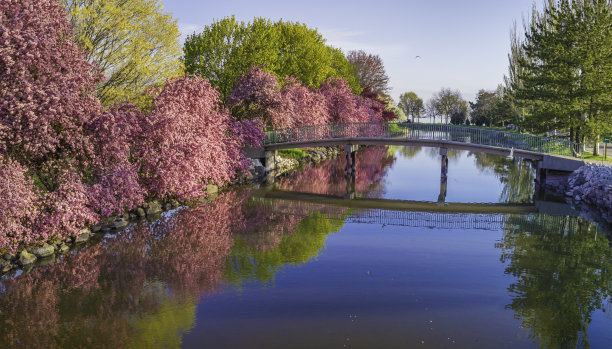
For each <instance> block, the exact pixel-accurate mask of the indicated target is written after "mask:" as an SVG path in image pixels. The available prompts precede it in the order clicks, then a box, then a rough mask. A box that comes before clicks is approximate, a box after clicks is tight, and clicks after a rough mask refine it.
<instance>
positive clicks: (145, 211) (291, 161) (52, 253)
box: [0, 147, 341, 275]
mask: <svg viewBox="0 0 612 349" xmlns="http://www.w3.org/2000/svg"><path fill="white" fill-rule="evenodd" d="M340 153H341V149H340V148H337V147H328V148H324V147H319V148H310V149H305V150H303V151H301V152H300V156H299V157H295V156H293V157H292V156H291V152H286V154H285V153H284V152H279V154H277V156H276V157H275V158H274V159H275V163H274V165H273V166H272V168H273V169H274V172H273V173H272V174H271V175H272V176H274V177H279V176H282V175H284V174H287V173H289V172H292V171H295V170H297V169H299V168H301V167H302V166H303V165H305V164H308V163H319V162H321V161H324V160H326V159H332V158H335V157H336V156H338V154H340ZM267 175H268V174H266V172H265V168H264V167H263V166H262V164H261V163H260V162H259V161H258V160H252V161H251V165H250V166H249V168H248V169H247V170H246V171H244V172H243V173H242V174H241V176H239V177H237V178H236V179H234V180H233V181H232V182H231V183H228V184H227V185H226V186H223V187H221V188H219V187H218V186H216V185H207V186H206V190H205V196H203V197H201V198H199V199H196V200H191V201H186V202H179V201H178V200H175V199H172V200H165V201H164V200H159V199H158V200H151V201H148V202H146V203H144V204H143V205H142V206H140V207H138V208H136V209H134V210H131V211H129V212H126V213H124V214H123V215H120V216H113V217H109V218H106V219H104V220H102V221H101V222H99V223H98V224H95V225H92V226H90V227H86V228H84V229H82V230H81V231H80V232H79V234H78V235H76V236H70V237H67V238H64V239H60V238H53V239H50V240H47V241H44V242H37V243H35V244H31V245H26V246H25V247H24V248H21V249H19V250H17V251H16V253H10V252H5V253H4V254H3V255H2V256H0V275H3V274H8V273H11V272H13V273H15V272H17V271H18V270H23V271H24V272H29V271H30V270H31V269H32V268H33V267H34V266H36V265H39V266H45V265H48V264H50V263H53V262H54V261H55V260H56V259H58V258H61V256H62V255H64V254H66V253H70V251H72V250H74V249H81V248H86V247H87V246H88V245H90V244H96V243H98V242H100V240H102V238H103V237H104V236H105V235H106V234H117V233H119V232H121V231H123V230H124V229H126V228H127V227H128V226H129V225H131V224H137V223H141V222H147V221H148V222H153V221H155V220H157V219H159V218H160V216H161V215H162V214H163V213H164V212H167V211H170V210H174V209H177V208H179V207H181V206H190V205H193V204H196V203H198V202H203V201H211V200H214V199H215V197H216V196H217V194H218V192H219V190H223V189H226V188H229V187H232V186H239V185H256V184H260V183H263V182H264V181H265V180H266V178H267Z"/></svg>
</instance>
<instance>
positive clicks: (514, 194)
mask: <svg viewBox="0 0 612 349" xmlns="http://www.w3.org/2000/svg"><path fill="white" fill-rule="evenodd" d="M471 155H472V156H474V158H475V160H476V167H477V168H478V169H479V170H480V171H482V172H487V171H490V172H491V173H493V174H494V175H495V176H496V177H497V178H498V179H499V180H500V182H501V183H502V184H503V186H504V188H503V189H502V192H501V194H500V201H502V202H507V203H510V202H512V203H530V202H532V201H533V191H534V186H535V182H534V173H533V171H530V166H529V165H528V162H527V161H524V160H523V159H521V158H518V159H517V162H516V163H515V162H514V161H513V160H511V159H508V158H506V157H504V156H500V155H494V154H487V153H471Z"/></svg>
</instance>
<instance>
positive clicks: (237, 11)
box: [161, 0, 542, 102]
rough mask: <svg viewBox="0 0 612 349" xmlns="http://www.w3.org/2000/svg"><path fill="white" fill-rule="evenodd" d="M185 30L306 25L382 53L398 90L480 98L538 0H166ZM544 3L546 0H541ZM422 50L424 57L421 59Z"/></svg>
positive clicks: (343, 43)
mask: <svg viewBox="0 0 612 349" xmlns="http://www.w3.org/2000/svg"><path fill="white" fill-rule="evenodd" d="M161 1H162V4H163V6H164V10H165V11H166V12H169V13H171V14H172V15H173V16H174V18H175V19H176V20H177V21H178V26H179V30H180V31H181V33H182V35H183V39H184V37H185V36H186V35H188V34H192V33H194V32H201V31H202V30H203V28H204V26H205V25H208V24H211V23H212V22H213V21H215V20H218V19H222V18H224V17H227V16H231V15H235V16H236V18H237V19H238V20H241V21H246V22H248V21H251V20H252V19H253V18H255V17H265V18H269V19H272V20H278V19H283V20H288V21H293V22H301V23H305V24H306V25H307V26H309V27H311V28H317V29H318V31H319V32H320V33H321V34H322V35H323V37H325V38H326V39H327V43H328V44H330V45H332V46H335V47H338V48H340V49H342V50H343V51H344V52H345V54H346V53H347V52H348V51H350V50H359V49H360V50H364V51H366V52H368V53H373V54H377V55H379V56H380V57H381V58H382V60H383V62H384V64H385V69H386V71H387V75H388V76H389V78H390V83H389V85H390V87H391V92H390V94H391V96H392V97H393V98H394V99H395V101H396V102H397V101H398V98H399V95H400V94H401V93H403V92H408V91H414V92H416V93H417V94H418V95H419V96H420V97H421V98H423V100H424V101H427V99H429V98H430V97H431V96H432V95H433V94H434V93H435V92H437V91H439V90H440V89H441V88H442V87H447V88H452V89H457V90H459V91H461V93H462V95H463V97H464V98H465V99H467V100H470V101H473V100H474V99H475V96H476V93H477V92H478V90H480V89H485V90H493V89H495V88H496V87H497V85H498V84H500V83H502V82H503V77H504V75H505V74H506V72H507V69H508V57H507V55H508V52H509V50H510V31H511V29H512V27H513V24H514V23H515V22H516V23H517V24H518V26H519V27H520V26H522V19H523V18H524V17H526V16H528V14H529V13H530V12H531V8H532V6H533V3H534V0H405V1H388V0H378V1H371V0H370V1H361V0H352V1H344V0H342V1H339V0H333V1H330V0H326V1H325V0H311V1H290V0H269V1H257V0H250V1H249V0H237V1H231V0H226V1H208V0H205V1H193V0H161ZM536 1H537V3H538V5H539V4H540V3H541V1H542V0H536ZM416 56H420V58H416Z"/></svg>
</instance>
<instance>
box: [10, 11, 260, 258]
mask: <svg viewBox="0 0 612 349" xmlns="http://www.w3.org/2000/svg"><path fill="white" fill-rule="evenodd" d="M72 38H73V33H72V30H71V25H70V23H69V21H68V19H67V17H66V13H65V10H64V8H63V7H62V6H61V5H60V3H59V1H58V0H6V1H2V2H0V180H1V183H0V250H2V249H9V250H15V249H16V248H17V247H18V246H19V245H20V244H24V243H31V242H35V241H41V240H47V239H50V238H54V237H58V238H64V237H67V236H75V235H77V234H78V233H79V231H80V230H81V229H82V228H84V227H85V226H87V225H89V224H92V223H95V222H97V221H98V220H99V219H100V217H108V216H112V215H115V214H121V213H124V212H126V211H128V210H131V209H134V208H136V207H137V206H139V205H141V204H142V203H143V202H144V201H145V199H147V198H153V197H155V198H179V199H190V198H193V197H196V196H201V195H204V192H203V191H202V188H203V187H205V186H206V185H207V184H209V183H215V184H221V183H223V182H226V181H229V180H231V179H232V177H233V176H234V175H235V174H236V173H237V172H238V171H241V170H244V169H246V168H247V167H248V161H247V159H246V158H245V157H244V155H243V153H242V149H243V148H244V147H245V146H247V145H257V144H258V143H261V141H262V139H263V127H262V125H261V124H260V123H259V122H258V121H252V120H247V121H242V122H239V121H236V120H235V119H234V118H233V117H232V116H231V115H230V113H229V112H228V111H227V110H226V109H224V108H223V107H222V106H221V101H220V100H219V94H218V92H217V91H216V90H215V89H214V88H213V87H212V86H211V85H210V84H209V83H208V81H206V80H203V79H201V78H198V77H189V76H186V77H181V78H176V79H174V80H171V81H167V83H166V84H165V85H164V86H163V87H161V88H158V89H154V90H151V91H150V93H151V94H152V95H153V106H152V108H151V110H150V111H148V112H143V111H141V110H139V109H137V108H136V107H134V106H132V105H129V104H128V105H117V106H114V107H112V108H109V109H108V110H105V109H104V108H103V107H102V105H101V103H100V101H99V100H98V98H97V96H96V95H95V92H94V90H95V84H96V82H97V81H98V79H99V76H98V75H97V72H96V69H95V67H93V66H92V65H91V64H89V63H88V62H87V61H86V59H85V56H84V55H83V53H82V52H81V51H80V49H79V47H78V46H77V45H76V44H75V43H74V42H73V41H72Z"/></svg>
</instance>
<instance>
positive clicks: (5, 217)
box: [0, 157, 38, 251]
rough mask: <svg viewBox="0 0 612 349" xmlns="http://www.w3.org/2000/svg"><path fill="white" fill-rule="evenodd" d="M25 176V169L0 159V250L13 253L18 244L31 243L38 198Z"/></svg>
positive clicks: (30, 182)
mask: <svg viewBox="0 0 612 349" xmlns="http://www.w3.org/2000/svg"><path fill="white" fill-rule="evenodd" d="M25 173H26V168H25V167H23V166H21V165H19V163H17V162H16V161H13V160H6V159H2V158H1V157H0V198H2V199H1V200H0V249H1V248H3V247H8V248H9V249H10V250H12V251H14V250H15V248H16V247H17V245H18V244H19V243H20V242H29V241H30V240H31V236H30V232H31V229H32V219H33V217H34V216H35V215H36V213H37V209H38V207H37V201H38V197H37V195H36V193H35V192H34V184H33V183H32V181H31V180H30V179H28V178H26V175H25Z"/></svg>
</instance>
